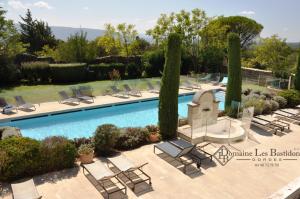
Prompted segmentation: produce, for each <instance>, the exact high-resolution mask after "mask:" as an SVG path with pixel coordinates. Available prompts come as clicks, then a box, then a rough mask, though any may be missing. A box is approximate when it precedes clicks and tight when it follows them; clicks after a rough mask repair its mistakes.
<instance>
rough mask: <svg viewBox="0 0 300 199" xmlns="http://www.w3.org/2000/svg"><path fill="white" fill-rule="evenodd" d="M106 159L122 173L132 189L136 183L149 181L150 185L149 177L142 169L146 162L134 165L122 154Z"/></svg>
mask: <svg viewBox="0 0 300 199" xmlns="http://www.w3.org/2000/svg"><path fill="white" fill-rule="evenodd" d="M107 159H108V161H109V163H110V164H112V165H113V166H114V167H115V168H117V169H118V170H119V171H120V172H121V173H122V174H124V176H125V177H126V178H127V179H128V180H129V181H130V182H131V183H132V184H133V187H132V190H133V191H134V190H135V187H136V185H138V184H140V183H143V182H146V181H148V182H149V185H150V186H151V185H152V182H151V177H150V176H149V175H147V174H146V173H145V172H144V171H143V167H144V166H145V165H147V164H148V163H144V164H141V165H135V164H133V163H132V162H131V161H130V160H128V159H127V158H126V157H125V156H123V155H119V156H116V157H112V158H107Z"/></svg>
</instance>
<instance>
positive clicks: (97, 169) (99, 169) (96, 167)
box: [83, 161, 114, 180]
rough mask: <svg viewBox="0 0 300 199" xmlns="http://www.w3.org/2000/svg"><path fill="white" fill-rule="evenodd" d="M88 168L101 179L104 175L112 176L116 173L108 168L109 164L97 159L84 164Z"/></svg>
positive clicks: (96, 177)
mask: <svg viewBox="0 0 300 199" xmlns="http://www.w3.org/2000/svg"><path fill="white" fill-rule="evenodd" d="M83 167H84V168H86V170H88V172H89V173H90V174H91V175H92V176H93V177H94V178H95V179H96V180H101V179H102V178H104V177H108V176H112V175H114V173H113V172H112V171H111V170H109V169H108V168H107V166H106V165H105V164H104V163H102V162H100V161H95V162H94V163H91V164H84V165H83Z"/></svg>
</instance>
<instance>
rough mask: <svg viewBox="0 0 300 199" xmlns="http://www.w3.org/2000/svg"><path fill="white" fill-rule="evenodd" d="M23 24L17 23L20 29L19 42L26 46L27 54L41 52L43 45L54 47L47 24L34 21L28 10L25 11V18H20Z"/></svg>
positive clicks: (54, 43) (52, 36)
mask: <svg viewBox="0 0 300 199" xmlns="http://www.w3.org/2000/svg"><path fill="white" fill-rule="evenodd" d="M21 19H22V21H23V22H19V24H20V27H21V41H22V42H23V43H25V44H27V45H28V46H27V51H28V52H29V53H36V52H37V51H41V50H42V49H43V47H44V46H45V45H48V46H49V47H54V46H56V44H57V42H56V40H55V36H54V35H53V34H52V31H51V29H50V27H49V26H48V24H47V23H45V22H43V21H38V20H34V19H33V18H32V14H31V12H30V10H29V9H28V10H27V13H26V15H25V17H22V16H21Z"/></svg>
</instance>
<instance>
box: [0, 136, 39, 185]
mask: <svg viewBox="0 0 300 199" xmlns="http://www.w3.org/2000/svg"><path fill="white" fill-rule="evenodd" d="M0 153H1V154H2V155H3V156H2V155H1V161H4V162H5V164H0V181H11V180H16V179H18V178H23V177H26V176H33V175H35V174H38V173H39V171H40V162H41V161H40V158H41V154H40V142H39V141H36V140H33V139H30V138H23V137H10V138H7V139H4V140H1V141H0Z"/></svg>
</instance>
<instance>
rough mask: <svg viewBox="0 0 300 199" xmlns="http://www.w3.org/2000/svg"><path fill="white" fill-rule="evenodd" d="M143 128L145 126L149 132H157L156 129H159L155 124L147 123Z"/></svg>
mask: <svg viewBox="0 0 300 199" xmlns="http://www.w3.org/2000/svg"><path fill="white" fill-rule="evenodd" d="M145 128H146V129H147V130H148V131H149V132H150V133H152V132H158V131H159V128H158V126H156V125H147V126H146V127H145Z"/></svg>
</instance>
